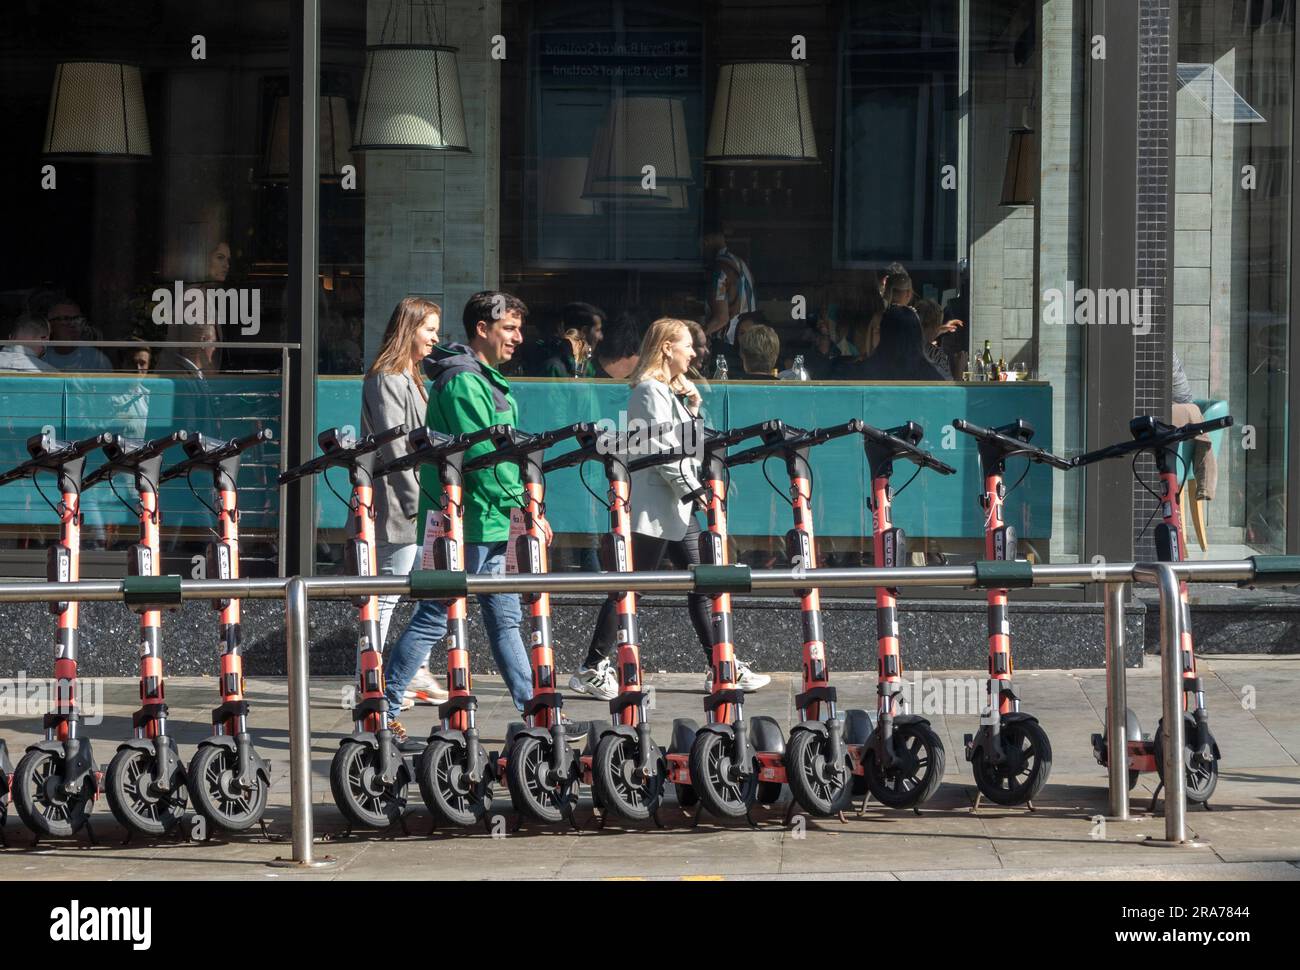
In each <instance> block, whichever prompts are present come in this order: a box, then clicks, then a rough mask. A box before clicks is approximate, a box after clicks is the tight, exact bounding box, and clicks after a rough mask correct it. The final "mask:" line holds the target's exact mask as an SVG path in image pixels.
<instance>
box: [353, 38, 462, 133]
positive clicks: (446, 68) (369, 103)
mask: <svg viewBox="0 0 1300 970" xmlns="http://www.w3.org/2000/svg"><path fill="white" fill-rule="evenodd" d="M352 150H353V151H354V152H364V151H383V150H392V151H448V152H468V151H469V136H468V135H467V134H466V131H465V108H464V105H463V104H462V103H461V97H460V75H459V74H458V72H457V67H456V48H455V47H446V46H442V45H436V44H381V45H377V46H373V47H367V48H366V73H365V79H364V80H363V81H362V83H361V101H360V104H359V106H358V108H357V140H356V144H354V145H353V146H352Z"/></svg>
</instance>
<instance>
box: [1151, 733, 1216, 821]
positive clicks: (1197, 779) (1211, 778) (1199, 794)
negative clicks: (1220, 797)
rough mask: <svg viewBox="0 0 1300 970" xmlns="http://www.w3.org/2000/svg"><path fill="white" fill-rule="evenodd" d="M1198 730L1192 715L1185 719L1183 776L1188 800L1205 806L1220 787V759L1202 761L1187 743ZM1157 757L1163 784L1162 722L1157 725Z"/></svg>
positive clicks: (1163, 748)
mask: <svg viewBox="0 0 1300 970" xmlns="http://www.w3.org/2000/svg"><path fill="white" fill-rule="evenodd" d="M1195 730H1196V722H1195V720H1193V718H1192V717H1191V716H1190V715H1186V716H1184V718H1183V741H1184V747H1183V768H1184V771H1183V776H1184V778H1185V779H1186V781H1185V785H1186V788H1187V800H1188V801H1189V802H1190V803H1191V804H1193V805H1204V804H1205V803H1206V802H1208V801H1209V800H1210V796H1211V795H1213V794H1214V789H1215V788H1217V787H1218V785H1219V759H1218V758H1212V759H1210V760H1209V761H1208V762H1203V761H1200V760H1199V759H1198V758H1196V756H1195V752H1194V751H1192V746H1191V745H1190V744H1187V743H1186V741H1187V739H1188V738H1190V737H1191V736H1192V734H1193V732H1194V731H1195ZM1210 744H1211V746H1213V744H1214V738H1213V737H1211V738H1210ZM1155 756H1156V774H1158V775H1159V776H1160V781H1161V783H1162V784H1163V783H1164V780H1165V725H1164V721H1161V722H1160V723H1159V724H1157V725H1156V734H1155Z"/></svg>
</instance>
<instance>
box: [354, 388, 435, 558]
mask: <svg viewBox="0 0 1300 970" xmlns="http://www.w3.org/2000/svg"><path fill="white" fill-rule="evenodd" d="M427 409H428V405H427V404H426V403H425V400H424V396H423V395H422V394H421V393H420V389H419V388H418V387H416V384H415V380H414V378H412V377H411V376H410V375H409V374H367V375H366V380H365V383H364V384H362V386H361V433H362V434H363V435H367V434H374V433H375V432H377V431H386V430H387V429H389V428H391V427H394V426H395V425H399V424H405V425H406V427H407V430H408V431H409V430H412V429H415V428H418V427H420V426H421V425H422V424H424V415H425V411H426V410H427ZM408 451H410V448H408V447H407V445H406V439H405V438H398V439H397V440H396V441H394V442H393V443H391V444H387V445H384V447H382V448H380V449H379V451H378V453H377V455H376V459H375V462H376V464H378V463H380V462H386V461H390V460H391V459H393V458H396V457H398V456H400V455H404V454H406V453H407V452H408ZM419 504H420V486H419V484H418V480H417V478H416V472H415V471H414V470H412V471H407V472H399V473H397V474H394V475H385V476H384V477H383V478H380V479H377V480H376V481H375V538H376V539H378V540H379V541H380V542H391V543H394V544H396V545H411V544H412V543H414V542H415V541H416V534H417V530H416V525H415V516H416V513H417V512H418V511H419Z"/></svg>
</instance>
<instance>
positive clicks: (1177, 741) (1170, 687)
mask: <svg viewBox="0 0 1300 970" xmlns="http://www.w3.org/2000/svg"><path fill="white" fill-rule="evenodd" d="M1155 572H1156V585H1157V586H1158V587H1159V590H1160V684H1161V691H1160V694H1161V700H1162V704H1161V710H1162V716H1163V718H1164V742H1165V752H1164V754H1165V841H1166V842H1169V843H1171V844H1174V845H1177V844H1179V843H1183V842H1186V841H1187V777H1186V775H1185V774H1184V773H1183V757H1184V755H1183V752H1184V748H1185V747H1186V744H1187V739H1186V738H1185V737H1184V736H1183V665H1182V663H1181V662H1180V658H1181V647H1182V642H1183V608H1182V597H1181V596H1180V595H1179V582H1178V573H1177V572H1176V571H1175V570H1174V567H1173V566H1171V565H1169V564H1168V563H1160V564H1158V565H1157V566H1156V570H1155Z"/></svg>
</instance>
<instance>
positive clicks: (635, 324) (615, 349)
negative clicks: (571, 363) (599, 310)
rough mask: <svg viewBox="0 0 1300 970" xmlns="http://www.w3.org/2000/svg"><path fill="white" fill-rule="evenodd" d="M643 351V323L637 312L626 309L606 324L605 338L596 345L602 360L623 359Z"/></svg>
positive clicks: (597, 353)
mask: <svg viewBox="0 0 1300 970" xmlns="http://www.w3.org/2000/svg"><path fill="white" fill-rule="evenodd" d="M640 352H641V324H640V321H639V320H638V319H637V316H636V314H635V313H632V312H630V311H628V310H624V311H623V312H622V313H620V314H619V315H618V316H616V317H615V318H614V319H613V320H611V321H609V323H608V324H606V325H605V338H604V339H603V340H602V341H601V342H600V343H599V344H598V345H597V347H596V356H597V357H598V358H599V359H601V360H622V359H623V358H624V357H631V356H632V355H633V354H637V353H640Z"/></svg>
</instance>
